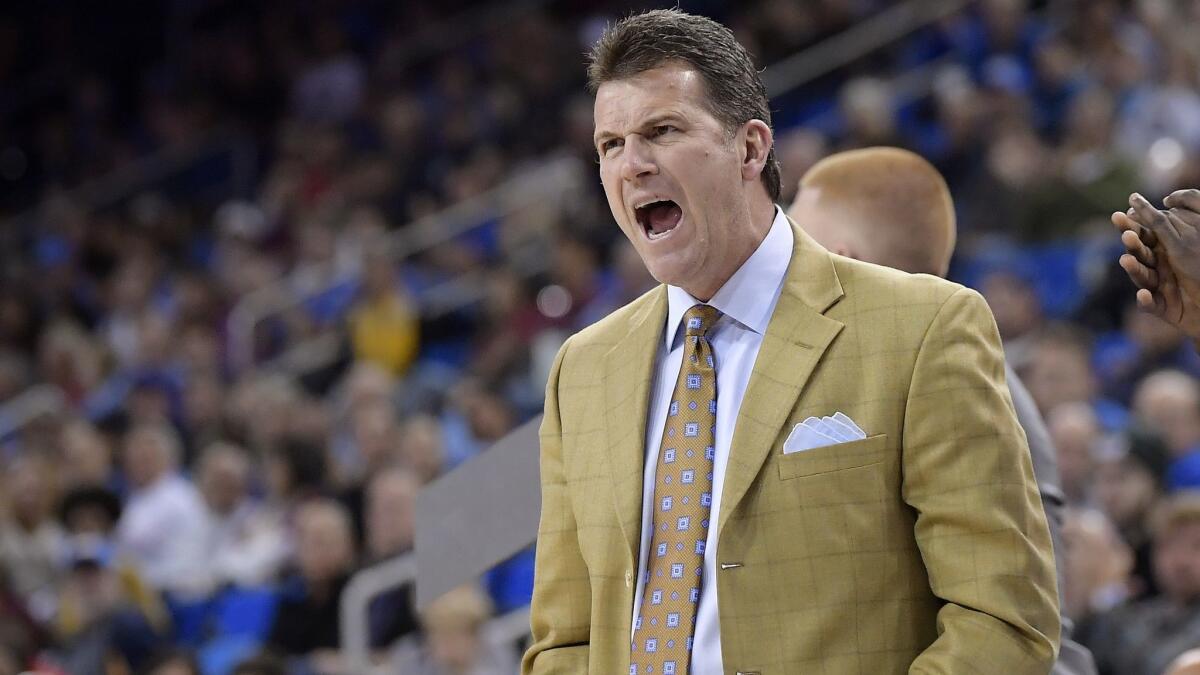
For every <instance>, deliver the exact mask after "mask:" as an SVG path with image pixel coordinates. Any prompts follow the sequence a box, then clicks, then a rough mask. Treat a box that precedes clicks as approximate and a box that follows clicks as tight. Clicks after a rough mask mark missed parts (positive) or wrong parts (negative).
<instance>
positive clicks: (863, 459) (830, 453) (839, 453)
mask: <svg viewBox="0 0 1200 675" xmlns="http://www.w3.org/2000/svg"><path fill="white" fill-rule="evenodd" d="M890 452H891V451H890V450H889V449H888V445H887V434H878V435H876V436H869V437H867V438H864V439H862V440H858V441H849V442H847V443H837V444H835V445H825V446H821V447H819V448H812V449H810V450H800V451H799V452H793V453H789V454H786V455H782V456H780V457H779V461H778V462H776V464H777V465H778V466H779V477H780V478H781V479H783V480H788V479H791V478H801V477H803V476H816V475H820V474H823V473H832V472H834V471H842V470H845V469H855V468H858V467H864V466H870V465H872V464H878V463H880V462H882V461H884V460H885V459H887V457H888V454H889V453H890Z"/></svg>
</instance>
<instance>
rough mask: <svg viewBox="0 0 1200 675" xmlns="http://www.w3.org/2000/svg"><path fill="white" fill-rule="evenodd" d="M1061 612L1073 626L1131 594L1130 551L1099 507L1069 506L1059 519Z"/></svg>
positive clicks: (1131, 566) (1120, 601) (1108, 608)
mask: <svg viewBox="0 0 1200 675" xmlns="http://www.w3.org/2000/svg"><path fill="white" fill-rule="evenodd" d="M1063 541H1064V543H1065V555H1066V573H1065V574H1064V575H1063V579H1064V580H1065V581H1066V586H1065V587H1064V588H1063V602H1064V603H1065V613H1066V615H1067V616H1069V617H1071V618H1072V619H1073V620H1074V621H1075V623H1076V625H1077V626H1084V627H1086V626H1087V625H1088V621H1089V620H1090V619H1091V618H1092V617H1094V616H1095V615H1096V614H1099V613H1102V612H1106V611H1108V610H1110V609H1112V608H1113V607H1116V606H1118V605H1120V604H1122V603H1124V602H1125V601H1126V600H1128V599H1129V598H1130V597H1131V596H1132V594H1133V588H1132V582H1131V580H1130V573H1131V572H1132V570H1133V553H1132V551H1130V550H1129V546H1127V545H1126V544H1125V542H1124V541H1122V540H1121V537H1120V535H1119V534H1118V533H1117V531H1116V528H1114V527H1113V525H1112V523H1111V522H1109V520H1108V518H1107V517H1105V515H1104V514H1103V513H1100V512H1099V511H1094V510H1091V509H1077V508H1071V509H1068V510H1067V513H1066V517H1065V518H1064V522H1063Z"/></svg>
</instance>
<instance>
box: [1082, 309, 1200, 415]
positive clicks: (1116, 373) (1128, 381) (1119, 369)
mask: <svg viewBox="0 0 1200 675" xmlns="http://www.w3.org/2000/svg"><path fill="white" fill-rule="evenodd" d="M1095 362H1096V365H1097V370H1098V371H1099V375H1100V377H1101V379H1102V380H1103V382H1104V391H1105V393H1106V395H1107V396H1109V397H1111V398H1113V399H1115V400H1118V401H1122V402H1128V401H1130V400H1131V399H1132V397H1133V391H1134V389H1135V387H1136V386H1137V383H1138V382H1140V381H1141V379H1142V378H1144V377H1145V376H1146V374H1147V373H1152V372H1154V371H1156V370H1162V369H1168V368H1169V369H1176V370H1183V371H1185V372H1187V373H1188V374H1190V375H1197V374H1200V358H1197V356H1196V351H1195V349H1194V348H1193V346H1192V344H1191V341H1190V340H1188V339H1186V338H1185V336H1184V334H1183V333H1182V332H1180V331H1179V329H1178V328H1176V327H1175V326H1172V325H1171V324H1169V323H1167V322H1165V321H1163V320H1161V319H1159V318H1157V317H1155V316H1152V315H1150V314H1147V313H1146V312H1143V311H1140V310H1138V309H1137V308H1136V307H1134V306H1133V304H1129V305H1128V306H1126V307H1125V317H1124V321H1123V330H1122V332H1121V333H1120V334H1119V336H1108V339H1107V340H1106V344H1105V345H1104V348H1103V349H1099V350H1097V353H1096V355H1095Z"/></svg>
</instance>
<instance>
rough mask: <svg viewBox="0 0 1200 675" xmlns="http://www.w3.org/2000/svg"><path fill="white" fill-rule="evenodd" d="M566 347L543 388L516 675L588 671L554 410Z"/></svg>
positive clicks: (585, 611) (580, 582) (578, 557)
mask: <svg viewBox="0 0 1200 675" xmlns="http://www.w3.org/2000/svg"><path fill="white" fill-rule="evenodd" d="M569 344H570V341H569V340H568V341H567V343H566V344H564V345H563V346H562V348H561V349H560V350H559V352H558V356H557V357H556V358H555V361H554V366H553V368H552V369H551V371H550V379H549V381H548V382H547V384H546V406H545V415H544V416H543V417H542V426H541V431H540V438H541V484H542V516H541V520H540V522H539V524H538V539H537V553H536V560H535V563H534V583H533V599H532V601H531V604H530V618H529V621H530V629H531V632H532V636H533V641H532V644H531V645H530V647H529V649H528V650H527V651H526V652H525V656H524V658H523V659H522V660H521V673H522V675H560V674H561V675H578V674H579V673H586V672H587V670H588V640H589V635H590V633H591V584H590V582H589V579H588V570H587V566H586V564H585V563H584V560H583V556H582V554H581V553H580V550H579V539H578V532H577V529H576V524H575V514H574V511H573V510H572V506H571V499H570V495H569V494H568V492H567V490H568V488H567V483H566V478H565V475H564V471H563V442H562V420H561V418H560V415H559V407H558V382H559V372H560V370H561V369H562V365H563V361H564V360H565V357H566V353H567V348H568V345H569Z"/></svg>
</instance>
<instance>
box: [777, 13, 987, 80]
mask: <svg viewBox="0 0 1200 675" xmlns="http://www.w3.org/2000/svg"><path fill="white" fill-rule="evenodd" d="M969 3H970V0H909V1H908V2H902V3H900V4H898V5H894V6H892V7H889V8H888V9H885V10H883V11H882V12H879V13H878V14H876V15H875V16H873V17H871V18H869V19H865V20H863V21H861V22H859V23H857V24H855V25H854V26H851V27H850V28H848V29H846V30H845V31H842V32H841V33H838V34H837V35H833V36H831V37H829V38H826V39H825V40H823V41H821V42H819V43H817V44H815V45H813V46H812V47H809V48H808V49H805V50H804V51H801V52H797V53H796V54H793V55H792V56H789V57H788V58H786V59H783V60H782V61H779V62H777V63H775V64H772V65H771V67H769V68H767V69H766V70H764V71H763V74H762V79H763V84H764V85H766V88H767V95H768V96H770V97H771V98H775V97H777V96H780V95H782V94H786V93H788V92H790V91H792V90H794V89H796V88H798V87H800V86H803V85H805V84H808V83H809V82H812V81H813V80H815V79H817V78H818V77H821V76H823V75H827V74H829V73H831V72H833V71H835V70H837V69H838V68H842V67H845V66H846V65H849V64H851V63H853V62H854V61H856V60H858V59H860V58H862V57H864V56H866V55H868V54H871V53H872V52H875V51H877V50H879V49H881V48H883V47H886V46H888V45H889V44H891V43H893V42H895V41H896V40H899V39H900V38H902V37H904V36H906V35H908V34H909V33H912V32H913V31H915V30H917V29H918V28H923V27H925V26H927V25H929V24H931V23H933V22H934V21H937V20H939V19H943V18H945V17H947V16H950V15H951V14H954V13H955V12H957V11H959V10H960V9H962V8H963V7H966V6H967V5H968V4H969Z"/></svg>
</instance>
